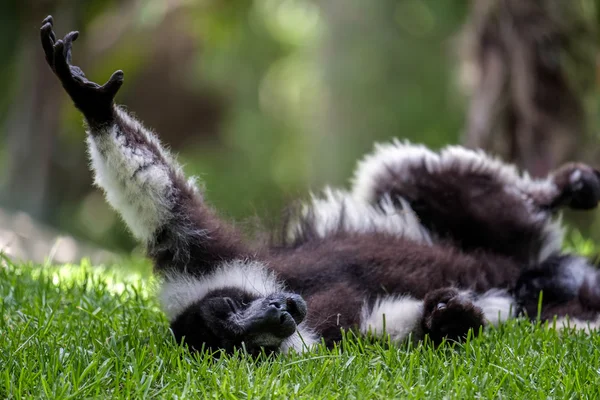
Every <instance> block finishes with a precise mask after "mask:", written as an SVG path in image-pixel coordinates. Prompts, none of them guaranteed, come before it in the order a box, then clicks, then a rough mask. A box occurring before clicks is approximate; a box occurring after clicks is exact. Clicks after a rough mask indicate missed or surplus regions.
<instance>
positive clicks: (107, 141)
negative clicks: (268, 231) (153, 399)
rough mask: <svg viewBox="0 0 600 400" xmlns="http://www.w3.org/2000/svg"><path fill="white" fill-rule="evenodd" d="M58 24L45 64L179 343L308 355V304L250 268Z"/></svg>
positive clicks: (119, 77) (240, 248)
mask: <svg viewBox="0 0 600 400" xmlns="http://www.w3.org/2000/svg"><path fill="white" fill-rule="evenodd" d="M52 25H53V20H52V17H47V18H46V19H45V20H44V21H43V26H42V28H41V40H42V46H43V49H44V52H45V55H46V61H47V62H48V64H49V65H50V67H51V68H52V70H53V71H54V73H55V74H56V76H57V77H58V78H59V79H60V81H61V83H62V85H63V87H64V89H65V90H66V92H67V93H68V94H69V96H70V97H71V99H72V100H73V102H74V103H75V106H76V107H77V108H78V109H79V110H80V111H81V112H82V114H83V115H84V117H85V120H86V122H87V127H88V129H87V131H88V138H87V143H88V149H89V153H90V158H91V166H92V169H93V171H94V174H95V183H96V185H98V186H99V187H100V188H102V189H103V190H104V192H105V194H106V198H107V200H108V202H109V203H110V204H111V206H112V207H113V208H115V209H116V210H117V211H118V212H119V213H120V215H121V216H122V218H123V219H124V220H125V222H126V224H127V226H128V227H129V229H130V230H131V231H132V233H133V234H134V235H135V237H136V238H137V239H138V240H140V241H141V242H142V243H144V244H145V245H146V246H147V251H148V255H149V256H150V257H151V258H152V259H153V261H154V264H155V270H156V272H157V273H158V274H159V276H161V277H162V285H161V293H160V300H161V303H162V306H163V310H164V311H165V313H166V314H167V317H168V318H169V319H170V322H171V328H172V330H173V332H174V334H175V337H176V339H177V340H178V341H181V340H184V341H185V342H186V343H187V344H188V345H190V347H192V348H195V349H198V350H199V349H201V348H202V347H206V348H212V349H225V350H232V349H233V348H234V347H242V346H244V347H245V348H246V349H247V350H248V351H250V352H257V351H260V349H261V348H265V349H267V350H281V349H286V348H290V347H299V346H302V344H303V342H302V340H301V339H302V338H301V337H300V336H299V335H298V334H297V330H302V328H301V327H299V324H300V323H301V322H302V321H303V319H304V316H305V315H306V305H305V303H304V300H303V299H302V298H301V297H300V296H298V295H295V294H291V293H286V292H285V291H284V290H283V285H282V284H281V283H280V282H279V281H278V279H277V277H276V276H275V275H274V274H273V273H272V271H270V270H269V269H268V268H267V267H266V265H264V264H263V263H260V262H258V261H255V260H253V254H252V253H251V252H250V251H249V250H248V249H247V248H246V246H245V245H244V244H243V243H242V239H241V237H240V235H238V233H237V232H236V231H235V230H234V229H233V228H232V227H230V226H229V225H228V224H226V223H225V222H223V221H221V220H220V219H219V218H218V217H217V216H216V214H215V212H214V211H213V210H212V209H211V208H210V207H209V206H207V205H206V204H205V202H204V201H203V198H202V194H201V193H200V192H199V191H198V189H197V188H196V185H195V182H194V180H187V179H186V178H185V177H184V175H183V172H182V170H181V167H180V166H179V165H178V164H177V162H176V161H175V159H174V158H173V157H172V156H171V155H170V154H169V152H168V151H167V150H166V149H164V148H163V147H162V146H161V144H160V142H159V140H158V139H157V137H156V136H155V135H154V134H153V133H152V132H150V131H149V130H148V129H146V128H145V127H143V126H142V124H141V123H140V122H138V121H137V120H135V119H134V118H133V117H131V116H130V115H128V114H127V113H126V112H125V111H124V110H122V109H121V108H119V107H117V106H115V104H114V98H115V95H116V93H117V91H118V90H119V88H120V87H121V85H122V84H123V72H121V71H117V72H115V73H114V74H113V75H112V76H111V78H110V79H109V80H108V82H107V83H106V84H104V85H102V86H100V85H98V84H96V83H94V82H91V81H90V80H88V79H87V78H86V77H85V75H84V73H83V71H82V70H81V69H80V68H79V67H76V66H74V65H71V48H72V45H73V42H74V41H75V40H76V39H77V37H78V35H79V34H78V32H71V33H69V34H67V35H66V36H65V37H64V39H62V40H56V36H55V34H54V32H53V31H52V28H53V27H52Z"/></svg>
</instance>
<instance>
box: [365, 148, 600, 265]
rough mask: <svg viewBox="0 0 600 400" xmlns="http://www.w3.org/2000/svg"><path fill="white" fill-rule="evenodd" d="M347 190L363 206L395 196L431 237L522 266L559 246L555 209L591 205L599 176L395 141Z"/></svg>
mask: <svg viewBox="0 0 600 400" xmlns="http://www.w3.org/2000/svg"><path fill="white" fill-rule="evenodd" d="M353 195H354V196H355V197H356V198H359V199H361V200H363V201H366V202H369V203H371V204H377V203H378V202H380V201H381V200H382V199H385V198H386V197H388V196H391V197H392V199H396V198H403V199H405V200H406V201H408V203H409V204H410V206H411V207H412V208H413V209H414V211H415V212H416V213H417V215H418V217H419V218H420V220H421V222H422V224H423V225H424V226H425V227H427V228H428V229H429V230H430V231H431V233H432V234H433V235H434V236H437V237H438V238H439V239H442V240H451V241H452V242H454V243H456V244H457V245H459V246H461V247H462V248H463V249H465V250H476V249H482V250H485V251H493V252H498V253H501V254H504V255H508V256H511V257H515V258H516V259H518V260H520V261H523V262H526V263H529V262H537V261H540V260H543V259H545V258H546V257H548V256H549V255H550V254H553V253H555V252H557V251H559V250H560V246H561V243H562V230H561V228H560V225H559V223H557V222H556V221H555V220H554V219H553V217H554V215H555V213H556V211H557V210H558V209H559V208H560V207H563V206H567V207H571V208H574V209H589V208H593V207H596V205H597V203H598V200H599V199H600V174H599V173H598V171H596V170H594V169H593V168H591V167H588V166H586V165H583V164H567V165H565V166H564V167H562V168H560V169H558V170H557V171H556V172H555V173H554V174H552V175H550V176H549V177H547V178H546V179H531V178H529V177H528V176H526V175H521V174H519V173H518V171H517V170H516V168H515V167H513V166H510V165H507V164H505V163H503V162H501V161H499V160H497V159H494V158H492V157H489V156H487V155H485V154H484V153H483V152H478V151H472V150H467V149H465V148H462V147H457V146H451V147H447V148H445V149H443V150H442V151H441V152H439V153H434V152H432V151H430V150H428V149H427V148H425V147H424V146H418V145H412V144H409V143H403V142H399V141H395V142H393V143H392V144H387V145H378V146H376V149H375V151H374V153H372V154H371V155H369V156H367V157H366V158H365V159H364V160H363V161H362V162H361V163H360V164H359V166H358V168H357V171H356V173H355V177H354V187H353Z"/></svg>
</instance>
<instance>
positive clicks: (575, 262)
mask: <svg viewBox="0 0 600 400" xmlns="http://www.w3.org/2000/svg"><path fill="white" fill-rule="evenodd" d="M596 273H597V270H596V268H594V267H592V266H591V265H590V264H589V262H588V260H586V259H585V258H584V257H571V258H569V262H568V263H565V264H562V265H561V268H560V275H559V276H558V279H559V281H560V287H562V288H564V289H566V290H569V292H570V293H572V294H577V293H578V292H579V289H580V288H581V285H583V283H584V282H585V281H586V280H588V279H589V280H592V279H594V280H595V279H596Z"/></svg>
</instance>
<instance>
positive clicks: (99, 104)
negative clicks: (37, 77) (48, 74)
mask: <svg viewBox="0 0 600 400" xmlns="http://www.w3.org/2000/svg"><path fill="white" fill-rule="evenodd" d="M53 22H54V21H53V19H52V16H48V17H46V19H44V20H43V21H42V28H41V31H40V35H41V39H42V47H43V49H44V53H45V55H46V62H47V63H48V65H49V66H50V68H52V71H54V73H55V74H56V76H57V77H58V78H59V79H60V82H61V83H62V85H63V87H64V88H65V90H66V91H67V93H68V94H69V96H71V99H72V100H73V102H74V103H75V106H76V107H77V108H78V109H79V110H80V111H81V112H82V113H83V115H84V116H85V117H86V119H87V120H88V122H90V123H95V124H104V123H107V122H110V121H111V120H112V118H113V116H114V108H113V101H114V98H115V95H116V94H117V92H118V91H119V88H120V87H121V85H122V84H123V72H122V71H116V72H115V73H113V74H112V76H111V77H110V79H109V80H108V82H106V83H105V84H104V85H102V86H101V85H99V84H97V83H94V82H92V81H90V80H88V79H87V78H86V77H85V74H84V73H83V71H82V70H81V68H79V67H77V66H75V65H71V50H72V46H73V42H74V41H75V40H77V38H78V37H79V32H76V31H75V32H70V33H68V34H67V35H66V36H65V37H64V39H62V40H61V39H59V40H56V35H55V34H54V31H53V30H52V27H53Z"/></svg>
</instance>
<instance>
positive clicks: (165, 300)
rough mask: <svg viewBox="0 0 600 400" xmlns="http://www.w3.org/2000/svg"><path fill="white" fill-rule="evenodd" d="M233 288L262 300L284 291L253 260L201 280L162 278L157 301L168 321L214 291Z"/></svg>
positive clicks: (225, 266) (228, 266)
mask: <svg viewBox="0 0 600 400" xmlns="http://www.w3.org/2000/svg"><path fill="white" fill-rule="evenodd" d="M228 287H233V288H237V289H242V290H244V291H246V292H248V293H252V294H255V295H256V296H260V297H266V296H268V295H270V294H272V293H277V292H282V291H284V286H283V284H282V283H281V282H279V281H278V280H277V277H276V276H275V274H274V273H273V272H272V271H270V270H269V269H267V268H266V267H265V265H264V264H262V263H260V262H256V261H251V262H247V261H242V260H237V261H231V262H225V263H223V264H222V265H220V266H219V267H218V268H217V269H216V270H215V271H214V272H212V273H211V274H208V275H206V276H202V277H194V276H190V275H186V274H182V273H173V274H170V275H168V276H166V277H165V278H164V282H162V284H161V287H160V294H159V301H160V303H161V306H162V309H163V311H164V312H165V314H166V316H167V318H168V319H169V321H173V320H174V319H175V318H177V317H178V316H179V315H180V314H181V313H182V312H183V311H185V309H186V308H187V307H189V306H190V305H192V304H193V303H195V302H197V301H199V300H201V299H202V298H204V296H206V295H207V294H208V293H209V292H211V291H213V290H215V289H222V288H228Z"/></svg>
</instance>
